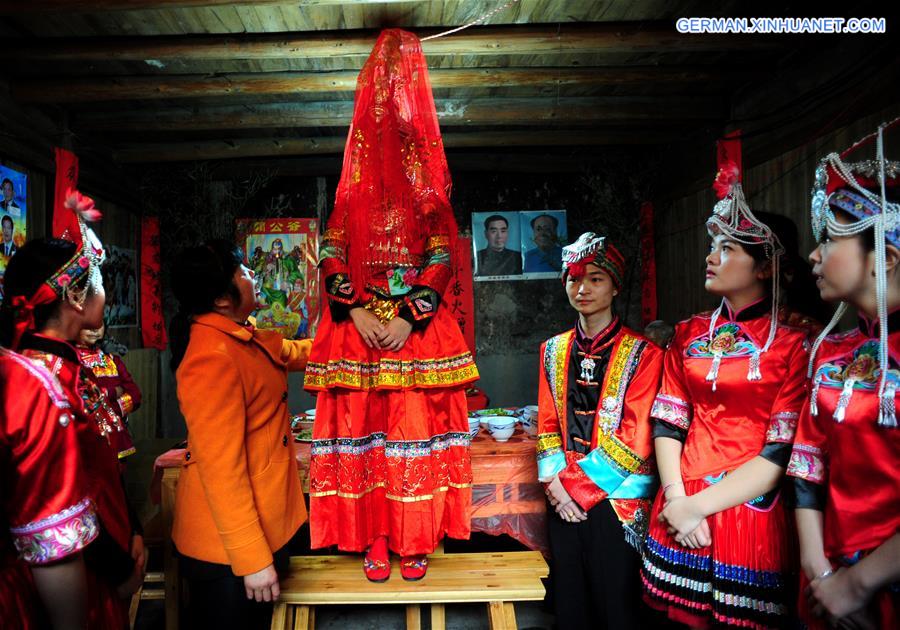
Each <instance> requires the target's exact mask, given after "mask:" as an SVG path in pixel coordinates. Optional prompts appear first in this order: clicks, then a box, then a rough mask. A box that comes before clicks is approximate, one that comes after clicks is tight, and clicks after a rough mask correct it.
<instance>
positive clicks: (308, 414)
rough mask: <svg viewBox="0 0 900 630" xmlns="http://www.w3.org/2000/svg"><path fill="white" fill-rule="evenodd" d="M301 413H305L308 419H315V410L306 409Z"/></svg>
mask: <svg viewBox="0 0 900 630" xmlns="http://www.w3.org/2000/svg"><path fill="white" fill-rule="evenodd" d="M303 413H305V414H306V415H307V416H309V417H310V418H315V417H316V410H315V409H307V410H306V411H304V412H303Z"/></svg>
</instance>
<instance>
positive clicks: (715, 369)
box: [706, 352, 722, 391]
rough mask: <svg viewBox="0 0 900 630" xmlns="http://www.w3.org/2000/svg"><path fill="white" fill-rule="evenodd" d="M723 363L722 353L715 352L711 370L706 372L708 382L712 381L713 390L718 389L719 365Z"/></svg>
mask: <svg viewBox="0 0 900 630" xmlns="http://www.w3.org/2000/svg"><path fill="white" fill-rule="evenodd" d="M721 363H722V353H721V352H714V353H713V360H712V365H710V366H709V372H708V373H707V374H706V382H707V383H712V390H713V391H716V379H718V378H719V365H721Z"/></svg>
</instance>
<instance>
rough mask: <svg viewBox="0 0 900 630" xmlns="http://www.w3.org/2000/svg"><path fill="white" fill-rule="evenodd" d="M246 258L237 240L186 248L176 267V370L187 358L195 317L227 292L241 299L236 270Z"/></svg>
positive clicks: (172, 336) (172, 332) (172, 342)
mask: <svg viewBox="0 0 900 630" xmlns="http://www.w3.org/2000/svg"><path fill="white" fill-rule="evenodd" d="M243 261H244V254H243V252H241V249H240V248H239V247H237V246H236V245H235V244H234V243H232V242H230V241H226V240H223V239H215V240H211V241H207V242H206V243H204V244H203V245H197V246H195V247H189V248H187V249H185V250H183V251H182V252H181V253H180V254H179V255H178V256H177V258H176V259H175V265H174V266H173V270H172V292H173V293H174V294H175V298H176V299H177V300H178V313H176V314H175V317H173V318H172V321H171V323H170V324H169V347H170V348H171V350H172V360H171V361H170V363H169V365H170V367H171V368H172V371H173V372H174V371H175V370H177V369H178V365H179V364H180V363H181V360H182V359H183V358H184V353H185V351H186V350H187V345H188V342H189V341H190V338H191V320H192V319H193V318H194V317H195V316H197V315H203V314H204V313H210V312H212V311H213V308H214V305H215V301H216V299H217V298H220V297H222V296H224V295H227V296H228V297H230V298H231V299H232V300H235V301H236V302H237V301H240V298H241V295H240V291H239V290H238V288H237V286H236V285H235V284H234V272H235V271H237V269H238V267H240V266H241V263H243Z"/></svg>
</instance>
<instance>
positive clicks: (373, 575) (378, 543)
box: [363, 536, 391, 582]
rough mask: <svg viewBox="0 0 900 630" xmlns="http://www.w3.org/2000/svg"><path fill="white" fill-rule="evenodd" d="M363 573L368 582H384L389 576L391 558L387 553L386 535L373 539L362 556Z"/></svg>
mask: <svg viewBox="0 0 900 630" xmlns="http://www.w3.org/2000/svg"><path fill="white" fill-rule="evenodd" d="M363 573H365V574H366V578H367V579H368V580H369V581H370V582H386V581H387V579H388V578H389V577H391V558H390V556H389V555H388V546H387V536H381V537H379V538H376V539H375V542H373V543H372V546H371V547H369V550H368V551H366V556H365V558H363Z"/></svg>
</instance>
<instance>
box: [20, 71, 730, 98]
mask: <svg viewBox="0 0 900 630" xmlns="http://www.w3.org/2000/svg"><path fill="white" fill-rule="evenodd" d="M357 74H358V73H356V72H352V71H351V72H346V71H341V72H268V73H260V74H252V73H242V74H227V75H221V76H196V75H187V76H157V77H143V76H142V77H136V76H127V77H108V78H102V79H94V78H88V79H81V78H79V79H23V80H19V81H16V82H15V83H13V85H12V87H11V91H12V95H13V98H14V99H15V100H17V101H19V102H21V103H89V102H98V101H122V100H145V99H146V100H150V99H180V98H199V97H216V98H218V97H229V96H241V95H247V96H270V95H280V94H301V93H306V94H316V93H320V94H321V93H326V92H352V91H354V90H355V89H356V78H357ZM429 74H430V76H431V86H432V87H433V88H435V89H440V88H496V87H504V88H509V87H532V88H545V87H565V86H582V87H603V86H614V85H645V84H648V83H684V84H689V83H698V82H707V81H716V80H721V79H722V78H723V76H722V75H721V74H719V73H716V72H714V71H711V70H709V69H703V68H685V67H677V68H660V67H649V68H644V67H615V68H577V69H573V68H459V69H436V70H432V71H431V72H430V73H429Z"/></svg>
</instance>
